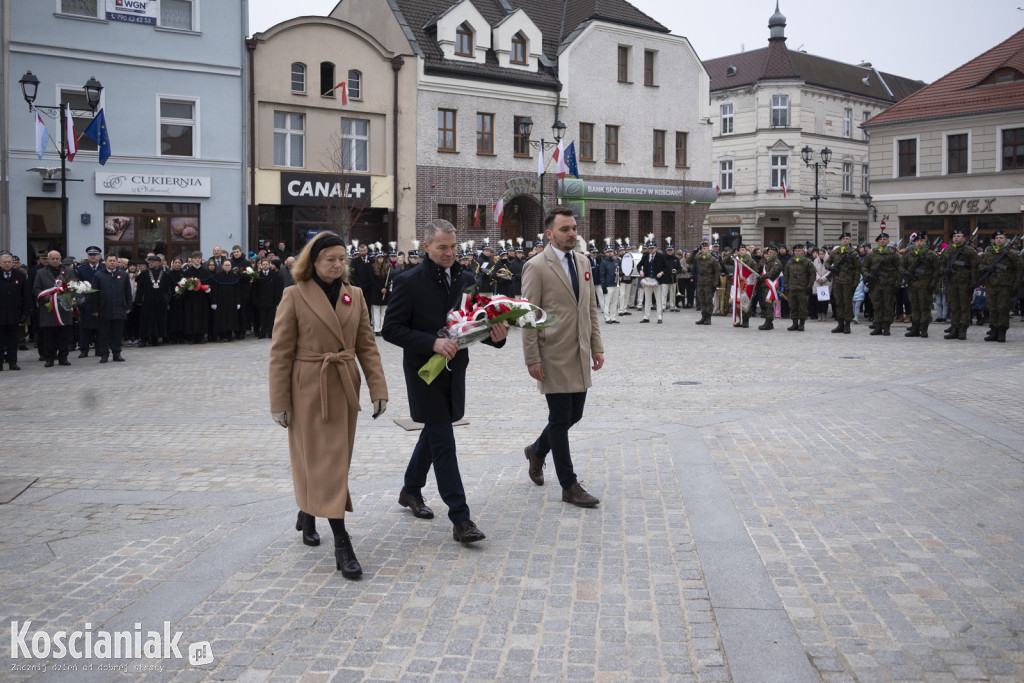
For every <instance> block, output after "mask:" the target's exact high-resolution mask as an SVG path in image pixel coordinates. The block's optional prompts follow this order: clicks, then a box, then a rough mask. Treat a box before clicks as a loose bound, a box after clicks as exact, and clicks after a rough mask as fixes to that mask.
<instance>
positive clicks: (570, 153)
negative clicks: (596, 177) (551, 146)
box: [565, 141, 580, 179]
mask: <svg viewBox="0 0 1024 683" xmlns="http://www.w3.org/2000/svg"><path fill="white" fill-rule="evenodd" d="M565 167H566V168H567V169H568V170H569V173H571V174H572V177H573V178H577V179H578V178H579V177H580V169H579V167H578V166H577V165H576V142H575V141H574V142H570V143H569V146H568V147H566V148H565Z"/></svg>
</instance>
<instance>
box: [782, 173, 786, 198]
mask: <svg viewBox="0 0 1024 683" xmlns="http://www.w3.org/2000/svg"><path fill="white" fill-rule="evenodd" d="M782 198H783V199H785V198H786V179H785V178H783V179H782Z"/></svg>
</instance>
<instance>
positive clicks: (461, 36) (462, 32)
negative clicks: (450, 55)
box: [455, 24, 473, 57]
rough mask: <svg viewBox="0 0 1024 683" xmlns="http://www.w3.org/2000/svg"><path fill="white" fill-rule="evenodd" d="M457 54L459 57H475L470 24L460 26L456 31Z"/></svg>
mask: <svg viewBox="0 0 1024 683" xmlns="http://www.w3.org/2000/svg"><path fill="white" fill-rule="evenodd" d="M455 54H457V55H458V56H459V57H472V56H473V29H471V28H470V27H469V24H460V25H459V27H458V28H457V29H455Z"/></svg>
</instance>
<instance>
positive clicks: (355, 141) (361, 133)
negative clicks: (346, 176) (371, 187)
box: [341, 119, 370, 173]
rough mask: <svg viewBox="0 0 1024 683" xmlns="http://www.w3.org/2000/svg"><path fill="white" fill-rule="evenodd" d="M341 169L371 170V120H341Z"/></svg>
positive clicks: (365, 171)
mask: <svg viewBox="0 0 1024 683" xmlns="http://www.w3.org/2000/svg"><path fill="white" fill-rule="evenodd" d="M341 170H343V171H362V172H364V173H368V172H369V171H370V121H369V120H368V119H342V120H341Z"/></svg>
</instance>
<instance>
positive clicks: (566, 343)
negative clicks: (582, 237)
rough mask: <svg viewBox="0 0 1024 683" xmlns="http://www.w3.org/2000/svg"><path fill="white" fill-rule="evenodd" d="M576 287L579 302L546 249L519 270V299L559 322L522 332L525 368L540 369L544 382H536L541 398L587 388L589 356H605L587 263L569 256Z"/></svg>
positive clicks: (577, 256)
mask: <svg viewBox="0 0 1024 683" xmlns="http://www.w3.org/2000/svg"><path fill="white" fill-rule="evenodd" d="M572 254H573V258H574V259H575V263H576V273H577V275H578V277H579V283H580V297H579V300H578V301H577V300H576V296H575V295H574V294H573V292H572V283H571V282H570V281H569V276H568V275H567V274H566V272H565V268H563V267H562V264H561V262H560V261H559V260H558V253H556V252H555V250H554V249H553V248H552V247H551V246H550V245H549V246H547V247H546V248H545V249H544V251H542V252H541V253H540V254H538V255H537V256H534V257H533V258H531V259H530V260H528V261H527V262H526V264H525V265H524V266H523V297H524V298H526V299H529V300H530V301H531V302H533V303H535V304H537V305H538V306H540V307H541V308H543V309H544V310H545V311H546V312H547V313H548V315H551V314H554V315H557V316H558V320H557V321H556V322H555V324H554V325H552V326H551V327H548V328H545V329H543V330H523V355H524V356H525V360H526V364H527V365H533V364H534V363H543V364H544V381H543V382H537V386H538V388H539V389H540V393H542V394H570V393H579V392H581V391H586V390H587V389H589V388H590V387H591V381H590V367H591V364H592V359H591V354H593V353H604V346H603V345H602V344H601V328H600V326H599V325H598V321H599V320H600V318H599V317H598V315H597V297H596V294H595V291H594V278H593V276H592V275H591V273H590V261H589V260H588V259H587V257H586V256H584V255H582V254H579V253H577V252H575V251H573V252H572Z"/></svg>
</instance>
